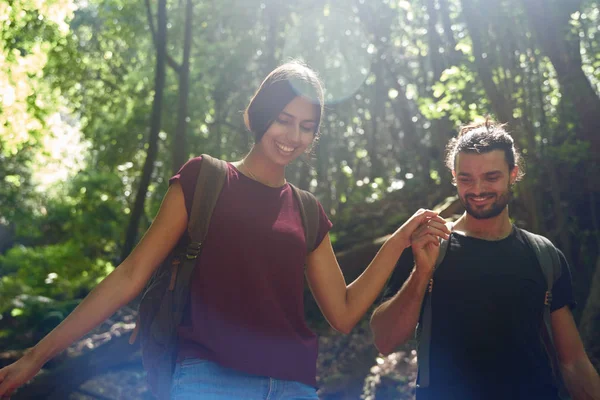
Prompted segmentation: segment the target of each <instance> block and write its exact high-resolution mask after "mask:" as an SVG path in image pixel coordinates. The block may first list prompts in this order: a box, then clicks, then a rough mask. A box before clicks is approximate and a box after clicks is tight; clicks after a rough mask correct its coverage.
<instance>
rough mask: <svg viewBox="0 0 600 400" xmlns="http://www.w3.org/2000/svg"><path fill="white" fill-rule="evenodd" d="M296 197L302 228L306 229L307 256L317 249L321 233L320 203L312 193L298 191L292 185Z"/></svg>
mask: <svg viewBox="0 0 600 400" xmlns="http://www.w3.org/2000/svg"><path fill="white" fill-rule="evenodd" d="M290 187H291V188H292V192H293V193H294V197H296V200H298V206H299V207H300V216H301V217H302V226H303V227H304V238H305V240H306V254H307V255H308V254H309V253H311V252H312V251H313V250H314V249H315V245H316V243H315V242H316V240H317V233H318V231H319V202H318V200H317V198H316V197H315V196H314V195H313V194H312V193H310V192H308V191H306V190H302V189H298V188H297V187H296V186H294V185H292V184H291V183H290Z"/></svg>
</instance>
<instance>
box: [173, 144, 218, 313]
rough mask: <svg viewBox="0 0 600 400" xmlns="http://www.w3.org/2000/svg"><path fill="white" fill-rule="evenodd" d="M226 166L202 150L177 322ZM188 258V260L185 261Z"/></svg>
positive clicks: (182, 267)
mask: <svg viewBox="0 0 600 400" xmlns="http://www.w3.org/2000/svg"><path fill="white" fill-rule="evenodd" d="M227 169H228V167H227V163H226V162H225V161H223V160H219V159H217V158H213V157H211V156H209V155H208V154H202V164H201V166H200V172H199V173H198V179H197V181H196V189H195V191H194V197H193V200H192V208H191V211H190V218H189V220H188V233H189V236H190V242H189V244H188V246H187V249H186V257H185V259H184V260H182V262H181V265H180V268H179V273H178V274H177V282H176V284H175V287H176V288H181V290H176V291H175V299H174V300H175V301H174V310H175V315H174V318H175V324H176V325H179V324H180V323H181V320H182V316H183V311H184V310H185V305H187V302H188V297H189V282H190V281H191V278H192V273H193V271H194V267H195V266H196V262H195V259H196V258H197V257H198V255H199V254H200V250H201V249H202V243H203V242H204V239H205V238H206V234H207V233H208V227H209V225H210V220H211V217H212V212H213V209H214V208H215V205H216V204H217V200H218V198H219V195H220V193H221V189H222V187H223V183H224V182H225V178H226V177H227ZM186 260H189V261H187V262H186Z"/></svg>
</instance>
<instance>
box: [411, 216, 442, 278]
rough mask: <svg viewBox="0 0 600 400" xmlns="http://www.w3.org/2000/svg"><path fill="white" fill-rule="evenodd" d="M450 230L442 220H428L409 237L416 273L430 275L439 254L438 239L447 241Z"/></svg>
mask: <svg viewBox="0 0 600 400" xmlns="http://www.w3.org/2000/svg"><path fill="white" fill-rule="evenodd" d="M449 234H450V230H449V229H448V227H447V226H446V224H445V221H444V220H443V219H442V218H439V217H438V218H437V219H436V218H430V219H427V220H425V221H423V222H422V223H421V225H419V227H418V228H417V229H415V230H414V231H413V233H412V235H411V237H410V239H411V240H410V241H411V247H412V251H413V256H414V259H415V265H416V268H417V270H418V271H420V272H424V273H425V274H431V272H432V271H433V268H434V266H435V262H436V261H437V258H438V255H439V253H440V238H444V239H449Z"/></svg>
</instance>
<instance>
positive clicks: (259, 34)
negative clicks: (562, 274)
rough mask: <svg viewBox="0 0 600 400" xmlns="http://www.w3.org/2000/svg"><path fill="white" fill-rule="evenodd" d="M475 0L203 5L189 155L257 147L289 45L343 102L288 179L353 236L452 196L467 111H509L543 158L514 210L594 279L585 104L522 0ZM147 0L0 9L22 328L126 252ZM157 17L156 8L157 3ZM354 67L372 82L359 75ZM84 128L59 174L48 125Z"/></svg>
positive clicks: (15, 310) (141, 144) (592, 24)
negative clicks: (252, 125)
mask: <svg viewBox="0 0 600 400" xmlns="http://www.w3.org/2000/svg"><path fill="white" fill-rule="evenodd" d="M149 3H150V4H151V6H152V7H154V3H153V2H149ZM465 3H469V4H470V3H473V4H474V5H476V6H477V5H483V4H484V3H485V2H484V1H483V0H481V1H480V0H469V1H466V0H463V1H459V0H436V1H425V0H416V1H391V2H390V1H384V0H377V1H368V2H355V1H351V0H343V1H336V2H333V1H329V0H327V1H324V2H317V3H315V2H314V1H309V0H299V1H297V2H278V1H271V0H268V1H258V0H252V1H242V0H223V1H218V2H209V1H194V10H193V21H194V23H193V35H192V37H193V40H192V53H191V60H190V64H191V65H190V82H189V99H188V101H189V106H188V112H187V117H188V127H187V136H186V139H187V146H186V148H185V151H186V152H187V154H189V155H190V156H195V155H198V154H200V153H209V154H213V155H215V156H219V157H223V158H225V159H228V160H235V159H239V158H240V157H242V156H243V154H244V152H245V151H246V150H247V149H248V148H249V145H250V143H251V139H250V136H249V135H248V134H247V132H245V128H244V127H243V123H242V117H241V110H243V109H244V108H245V106H246V104H247V102H248V100H249V99H250V97H251V96H252V94H253V92H254V90H255V89H256V88H257V86H258V85H259V83H260V81H261V79H262V78H263V77H264V76H265V75H266V73H267V72H269V71H270V70H271V69H272V67H274V66H275V65H276V64H278V63H280V62H283V61H285V60H287V59H288V57H296V58H300V59H304V60H306V61H308V62H309V63H310V64H311V65H312V66H313V67H315V68H316V69H317V70H318V72H319V73H320V74H321V75H322V77H323V78H324V81H325V82H324V83H325V89H326V91H328V92H327V93H326V96H327V98H328V99H329V100H330V101H329V103H328V104H327V107H326V112H325V117H324V120H323V123H322V127H321V133H322V135H321V138H320V143H319V145H318V147H317V148H316V149H315V154H316V158H314V159H312V160H309V161H308V164H310V168H308V167H306V165H305V164H303V163H295V164H294V165H291V166H290V167H289V168H288V176H289V179H290V181H292V182H294V183H296V182H300V183H302V184H303V185H304V186H305V187H309V188H311V190H313V191H314V192H315V193H316V194H317V196H318V197H319V199H320V200H321V202H322V204H323V205H324V207H325V209H326V210H327V212H328V214H329V215H330V216H331V218H332V219H333V221H334V230H333V232H332V233H331V236H332V241H333V242H334V244H335V248H336V249H337V250H341V249H347V248H348V247H350V246H352V245H355V244H359V243H361V242H363V241H365V240H372V239H373V238H375V237H379V236H383V235H385V234H388V233H391V232H392V231H394V230H395V229H396V228H397V227H398V226H400V225H401V224H402V223H403V222H404V221H405V220H406V218H408V217H409V216H410V215H411V214H412V213H413V212H414V211H415V210H416V209H418V208H420V207H433V206H434V205H435V204H436V203H437V202H439V201H440V200H441V199H444V198H446V197H447V196H448V195H449V194H451V193H453V191H454V189H453V188H452V187H451V185H450V183H449V181H450V178H449V176H448V174H447V172H446V171H445V169H444V166H443V153H444V146H445V145H446V143H447V141H448V139H449V138H450V137H451V136H452V135H453V134H454V132H455V131H456V127H457V126H458V125H460V124H463V123H467V122H470V121H473V120H477V119H481V118H482V117H483V116H485V115H488V114H490V115H495V116H496V117H497V118H499V119H502V120H503V121H502V122H509V123H510V126H509V129H510V130H511V131H512V132H513V134H514V137H515V139H516V142H517V144H518V146H519V147H520V148H521V149H522V150H523V152H524V153H525V155H526V159H527V161H528V175H527V178H526V179H527V186H519V187H518V190H517V191H516V193H517V198H516V200H515V207H514V208H511V213H513V212H514V213H515V214H516V215H515V218H517V219H520V220H525V221H527V222H528V223H531V224H534V223H535V221H537V223H538V225H537V228H539V230H540V231H542V232H544V231H546V232H547V233H548V234H549V235H550V236H552V238H553V239H554V240H555V241H557V242H558V243H559V244H560V245H561V246H562V247H563V248H565V249H570V251H568V252H567V253H568V254H567V256H568V257H571V258H573V259H574V260H573V261H575V262H574V263H573V264H574V265H577V263H576V261H581V264H582V265H583V267H581V268H580V271H579V272H580V273H582V274H583V275H582V276H583V278H584V279H583V281H584V282H585V281H587V280H589V279H588V278H589V276H590V274H591V272H593V263H594V260H595V256H596V254H597V253H598V251H599V249H598V245H597V240H595V238H596V239H597V235H598V232H597V229H598V228H597V227H598V225H600V222H599V221H597V217H595V218H590V217H589V215H596V216H597V215H600V213H599V212H598V204H597V201H595V200H593V199H594V198H599V197H598V196H600V194H598V188H597V186H594V185H592V183H590V180H589V179H587V177H589V176H595V175H594V174H597V172H598V170H597V166H596V165H595V164H594V163H595V161H594V160H596V159H597V157H596V158H595V156H594V154H592V152H591V151H590V143H589V141H588V140H586V138H585V136H584V135H583V134H582V132H581V126H580V121H579V118H578V114H577V109H576V107H575V106H574V105H573V101H572V100H573V99H569V98H568V96H567V95H566V94H565V93H564V91H563V88H561V87H560V85H559V83H558V82H559V79H558V78H559V76H558V73H557V70H556V69H555V68H554V66H553V64H552V63H551V62H550V59H549V58H548V57H547V54H545V53H544V51H542V47H541V46H540V42H539V38H537V37H536V35H535V32H534V30H533V29H532V25H531V23H530V20H529V19H528V18H527V15H526V13H525V12H524V9H523V7H522V5H523V2H522V1H518V0H502V1H498V2H493V4H492V3H490V4H487V3H486V5H485V7H478V8H477V10H478V17H477V18H476V20H475V21H472V20H471V19H469V18H466V17H467V15H466V14H465V8H464V7H463V5H464V4H465ZM552 4H553V5H552V6H549V7H555V6H556V4H558V3H552ZM75 5H77V6H78V8H77V7H75ZM432 5H433V6H432ZM145 7H146V3H145V2H142V1H140V2H126V1H123V0H90V1H87V2H76V3H73V2H72V1H69V0H51V1H44V2H41V1H34V0H12V1H9V2H8V3H7V2H3V3H1V4H0V62H1V63H3V64H2V66H3V68H0V315H3V316H4V318H6V320H4V322H6V321H11V323H13V324H16V325H11V326H12V328H11V330H10V335H12V336H10V337H11V338H15V337H17V336H16V333H15V332H29V333H28V334H27V335H25V336H24V337H28V338H31V337H32V336H31V335H32V333H31V332H32V330H34V331H35V330H39V331H44V330H45V329H46V328H44V327H37V325H35V326H34V321H37V320H46V317H45V315H46V314H50V317H49V320H51V321H55V319H53V318H58V319H60V318H62V316H64V315H65V313H66V312H68V310H69V309H70V308H71V307H72V306H73V304H74V302H76V301H77V299H80V298H81V297H82V296H83V295H84V294H85V293H87V292H88V291H89V290H90V289H91V288H92V287H93V286H94V284H95V283H96V282H97V281H98V280H99V279H101V278H102V277H103V276H105V275H106V274H107V273H108V272H109V271H110V270H111V269H112V268H113V266H114V265H116V264H117V262H118V261H117V257H118V255H119V253H120V251H119V250H120V245H121V243H122V242H123V239H124V238H123V234H124V230H125V227H126V225H127V222H128V218H129V214H130V213H131V207H133V199H134V197H135V193H136V191H137V188H138V183H139V178H140V175H141V168H142V165H143V162H144V159H145V156H146V150H147V136H148V126H149V121H150V113H151V105H152V99H153V96H154V72H155V71H154V69H153V67H154V65H155V48H154V43H153V38H152V32H151V29H150V26H149V22H148V10H146V8H145ZM556 7H558V6H556ZM557 10H558V9H557ZM167 12H168V22H169V25H168V37H167V40H168V46H167V47H168V53H169V57H170V61H169V63H168V65H169V66H168V68H167V82H166V86H165V94H164V107H163V110H162V112H163V124H162V132H161V133H160V135H159V136H160V142H159V154H158V159H157V161H156V164H155V166H154V171H153V175H152V179H151V185H150V188H149V190H148V193H147V194H146V196H147V201H146V204H145V208H144V211H145V212H144V216H143V223H142V227H141V228H142V229H143V228H145V227H146V226H148V225H149V223H150V221H151V220H152V218H153V216H154V215H155V214H156V212H157V210H158V208H159V205H160V201H161V199H162V197H163V195H164V193H165V191H166V188H167V179H168V177H169V176H171V175H172V171H173V168H174V166H173V162H172V151H173V146H174V141H173V136H174V131H175V127H176V124H177V116H178V113H179V95H180V91H179V82H178V78H179V74H178V72H177V68H178V67H177V66H178V65H179V64H180V62H181V59H182V49H183V33H184V28H185V26H184V22H185V2H181V1H169V2H168V10H167ZM150 14H151V16H152V18H154V19H155V16H156V15H155V14H156V10H155V9H152V10H150ZM599 21H600V9H599V8H598V5H597V4H596V2H593V1H591V0H589V1H584V2H582V5H581V7H580V9H579V10H578V11H577V12H575V13H573V14H572V15H571V16H570V18H569V20H568V26H569V27H570V29H571V31H570V32H569V34H570V35H576V36H577V37H578V38H579V43H580V49H581V51H580V55H581V69H582V70H583V71H584V73H585V74H586V76H587V78H588V79H589V81H590V82H591V84H592V86H593V88H595V90H596V92H597V93H598V92H600V80H599V78H598V77H600V73H599V71H600V44H599V43H600V40H599V37H600V36H599V35H600V28H599V26H600V25H599V23H598V22H599ZM154 25H155V23H154ZM551 28H552V26H549V27H548V29H551ZM472 32H477V35H476V36H474V35H473V34H472ZM299 33H301V34H299ZM477 51H480V52H485V54H477ZM353 68H354V69H353ZM356 77H358V78H360V79H359V80H360V82H362V84H361V85H356V86H357V87H354V86H353V84H354V83H356V82H354V81H353V79H351V78H356ZM353 88H354V89H353ZM342 91H347V92H348V93H346V92H344V95H343V96H342V95H339V96H338V95H336V93H341V92H342ZM68 129H71V130H74V131H75V136H76V137H80V142H81V146H79V147H77V148H76V150H75V149H71V150H70V151H71V152H72V153H75V152H80V153H81V154H79V156H80V157H79V159H81V160H83V161H84V162H82V163H80V164H77V165H73V164H74V163H72V162H71V160H70V158H71V157H70V156H71V155H72V154H71V155H69V154H66V155H65V159H66V160H65V165H70V166H69V168H70V169H69V171H67V172H69V173H65V174H63V175H60V176H63V177H66V178H64V179H63V180H59V181H58V182H55V183H51V182H44V178H43V176H46V175H43V174H42V173H41V172H43V170H44V168H45V167H48V166H47V165H45V162H44V161H42V160H45V159H47V158H48V157H49V155H51V154H53V152H54V149H53V148H52V147H53V146H52V145H50V144H48V143H49V141H48V139H49V138H52V137H53V138H55V139H57V140H58V141H60V140H63V139H64V140H66V138H67V136H68V135H67V134H66V132H67V130H68ZM44 157H46V158H44ZM55 157H56V156H55ZM67 161H68V162H67ZM40 176H42V177H41V178H40ZM42 184H43V185H42ZM581 210H585V212H584V211H581ZM594 213H595V214H594ZM588 214H589V215H588ZM559 221H562V222H559ZM4 231H6V232H7V234H6V235H5V236H2V234H3V232H4ZM584 242H585V243H584ZM45 299H52V300H45ZM54 311H57V312H58V313H54ZM50 325H51V324H50ZM26 326H28V328H26ZM17 327H18V329H17ZM38 328H39V329H38ZM2 334H4V335H7V333H6V331H4V332H0V336H1V335H2ZM399 386H401V385H399Z"/></svg>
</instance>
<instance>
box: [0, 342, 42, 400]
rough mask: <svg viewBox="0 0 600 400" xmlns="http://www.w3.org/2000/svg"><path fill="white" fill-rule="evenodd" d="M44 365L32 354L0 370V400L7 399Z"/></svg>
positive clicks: (27, 354)
mask: <svg viewBox="0 0 600 400" xmlns="http://www.w3.org/2000/svg"><path fill="white" fill-rule="evenodd" d="M43 365H44V363H43V362H40V360H37V359H36V358H35V356H34V355H33V353H32V352H29V353H26V354H25V355H24V356H23V357H21V358H20V359H19V360H18V361H15V362H14V363H12V364H10V365H8V366H6V367H4V368H2V369H0V399H8V398H10V396H11V395H12V393H13V392H14V391H15V390H16V389H18V388H19V387H20V386H22V385H23V384H25V383H27V382H28V381H29V380H31V378H33V377H34V376H35V375H36V374H37V373H38V372H39V370H40V369H41V368H42V366H43Z"/></svg>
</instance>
